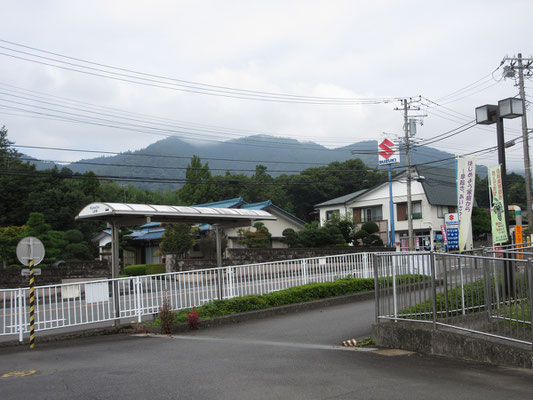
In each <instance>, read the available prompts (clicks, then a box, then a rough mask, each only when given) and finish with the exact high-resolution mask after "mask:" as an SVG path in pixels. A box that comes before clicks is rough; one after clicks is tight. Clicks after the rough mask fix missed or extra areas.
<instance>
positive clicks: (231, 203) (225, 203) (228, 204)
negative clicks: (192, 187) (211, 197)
mask: <svg viewBox="0 0 533 400" xmlns="http://www.w3.org/2000/svg"><path fill="white" fill-rule="evenodd" d="M242 204H246V202H245V201H244V199H243V198H242V197H236V198H235V199H228V200H221V201H215V202H213V203H204V204H196V205H194V206H192V207H215V208H239V206H240V205H242Z"/></svg>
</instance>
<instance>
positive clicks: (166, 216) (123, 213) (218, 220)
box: [76, 203, 276, 278]
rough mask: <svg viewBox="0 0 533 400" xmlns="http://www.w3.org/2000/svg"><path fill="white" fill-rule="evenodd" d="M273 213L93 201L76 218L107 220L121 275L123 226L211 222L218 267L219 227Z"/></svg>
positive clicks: (115, 267) (269, 217)
mask: <svg viewBox="0 0 533 400" xmlns="http://www.w3.org/2000/svg"><path fill="white" fill-rule="evenodd" d="M275 219H276V217H274V216H273V215H272V214H270V213H269V212H266V211H262V210H248V209H234V208H209V207H186V206H166V205H150V204H129V203H91V204H89V205H87V206H85V207H84V208H83V209H82V210H81V211H80V213H79V214H78V215H77V216H76V220H98V221H105V222H107V223H108V224H109V225H110V227H111V230H112V233H111V259H112V262H111V270H112V277H113V278H118V272H119V263H118V261H119V259H118V258H119V257H118V255H119V238H118V233H119V229H120V228H121V227H127V226H139V225H143V224H147V223H150V222H166V223H177V222H183V223H185V224H189V225H194V224H209V225H213V226H214V227H215V234H216V244H217V266H218V267H221V266H222V246H221V237H220V228H226V227H227V228H230V227H231V228H234V227H245V226H251V225H252V222H253V221H257V220H275Z"/></svg>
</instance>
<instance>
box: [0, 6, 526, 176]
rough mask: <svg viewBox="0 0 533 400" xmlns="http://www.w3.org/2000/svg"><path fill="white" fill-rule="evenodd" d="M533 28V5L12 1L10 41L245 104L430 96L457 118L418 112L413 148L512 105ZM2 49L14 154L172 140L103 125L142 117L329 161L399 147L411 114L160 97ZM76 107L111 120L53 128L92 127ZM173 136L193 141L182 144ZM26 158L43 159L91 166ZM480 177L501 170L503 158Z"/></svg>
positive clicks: (1, 95)
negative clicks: (317, 150)
mask: <svg viewBox="0 0 533 400" xmlns="http://www.w3.org/2000/svg"><path fill="white" fill-rule="evenodd" d="M437 3H438V4H437ZM531 15H533V2H531V1H512V0H509V1H491V0H481V1H464V0H463V1H442V2H435V1H427V0H426V1H420V2H419V1H372V2H369V1H334V0H329V1H309V0H306V1H303V0H301V1H290V0H283V1H268V2H259V1H235V0H231V1H194V2H193V1H190V2H183V1H168V2H167V1H151V2H137V1H132V0H128V1H112V0H106V1H96V0H93V1H90V2H77V1H26V2H3V5H2V29H1V34H0V39H2V40H4V41H9V42H14V43H17V44H21V45H25V46H29V47H32V48H35V49H41V50H46V51H49V52H53V53H57V54H61V55H66V56H69V57H74V58H77V59H83V60H87V61H91V62H95V63H100V64H105V65H109V66H115V67H120V68H123V69H128V70H132V71H138V72H143V73H148V74H153V75H159V76H164V77H169V78H174V79H178V80H186V81H191V82H199V83H205V84H210V85H217V86H224V87H230V88H237V89H244V90H250V91H261V92H275V93H284V94H291V95H298V96H316V97H328V98H379V99H381V98H389V97H390V98H403V97H416V96H418V95H421V96H424V98H427V99H430V100H432V101H435V102H437V103H438V104H442V105H444V106H445V107H447V108H443V107H442V106H436V105H435V104H433V103H429V102H428V101H427V100H424V102H423V104H430V105H431V107H430V108H429V109H427V110H426V109H425V107H423V110H422V111H421V112H420V113H423V114H427V117H424V118H423V122H424V125H423V126H419V127H418V134H417V136H418V137H419V138H421V139H428V138H431V137H433V136H435V135H438V134H440V133H443V132H446V131H448V130H451V129H454V128H457V127H459V126H461V125H463V124H465V123H467V122H469V121H471V120H473V119H474V108H475V107H476V106H479V105H482V104H486V103H495V102H497V100H499V99H503V98H506V97H510V96H514V95H516V94H517V93H518V89H517V88H516V87H515V86H514V85H515V82H514V80H513V79H507V80H502V79H501V76H502V74H501V72H502V68H500V69H498V70H496V69H497V68H498V66H499V65H500V62H501V60H502V59H503V57H505V56H506V55H509V56H513V55H515V54H517V53H518V52H521V53H522V54H523V56H524V57H530V56H531V55H532V53H533V48H532V44H531V43H532V41H531V37H532V33H533V32H532V28H531V26H532V25H531V22H530V20H531ZM0 46H1V47H2V48H0V53H3V54H2V55H0V58H1V60H0V125H5V126H6V128H7V129H8V130H9V138H10V139H11V140H13V141H15V142H16V144H19V145H33V146H47V147H63V148H75V149H91V150H107V151H115V152H122V151H126V150H137V149H140V148H143V147H146V146H147V145H149V144H150V143H153V142H155V141H156V140H159V139H161V138H163V136H160V135H154V134H153V133H161V131H160V130H159V131H155V130H153V129H151V128H143V129H141V130H145V131H146V130H149V131H151V132H152V134H150V133H145V132H134V131H131V130H127V129H118V128H116V127H106V126H102V125H113V126H116V124H114V123H110V122H109V121H110V120H114V119H116V117H117V115H118V113H119V112H120V111H118V110H121V111H127V112H132V113H138V114H144V116H142V117H140V116H138V115H137V116H133V115H132V114H129V117H130V118H134V119H136V120H138V121H142V124H143V125H145V126H146V125H149V126H151V127H152V128H153V127H154V126H155V127H158V128H161V126H160V125H155V122H156V121H155V120H153V119H150V120H148V118H149V116H153V117H163V118H168V119H172V120H176V121H166V124H167V125H172V130H174V131H178V130H179V131H183V132H185V133H184V134H183V135H184V136H185V137H187V138H189V139H190V138H196V139H199V140H201V142H199V143H206V144H209V143H213V141H219V140H227V139H232V138H236V137H239V136H243V135H246V134H252V133H260V132H264V133H270V134H273V135H276V136H285V137H291V138H295V139H298V140H301V141H308V140H312V141H314V142H317V143H320V144H323V145H325V146H327V147H330V148H331V147H339V146H344V145H347V144H351V143H354V142H357V141H361V140H368V139H379V138H380V137H381V135H382V132H389V133H392V134H401V133H402V124H403V119H402V114H401V113H400V112H398V111H394V108H395V107H398V106H400V103H399V102H398V101H392V102H388V103H385V104H383V103H381V104H363V105H361V104H295V103H292V102H271V101H257V100H250V99H236V98H231V97H222V96H220V95H219V96H211V95H205V94H196V93H190V92H184V91H180V90H175V89H176V87H175V86H172V83H176V82H175V81H166V82H168V84H165V85H161V84H158V86H165V87H155V85H152V86H147V85H139V84H136V83H131V82H124V81H118V80H114V79H109V78H105V77H101V76H95V75H92V74H88V73H80V72H78V71H72V70H67V69H60V68H57V67H52V66H47V65H43V64H42V63H48V64H54V65H59V64H57V63H56V62H52V61H51V60H46V59H44V58H36V57H35V55H40V56H46V57H49V58H57V56H53V55H50V54H48V55H47V54H45V53H38V52H37V51H36V50H31V49H27V48H23V47H19V46H16V45H14V44H9V43H6V42H0ZM22 51H23V52H25V53H28V54H24V53H21V52H22ZM15 57H19V58H15ZM21 58H26V60H22V59H21ZM28 60H34V61H39V62H40V63H35V62H31V61H28ZM63 60H64V61H68V62H70V63H71V65H67V64H61V65H62V66H63V68H71V69H78V70H79V69H80V68H79V67H78V66H74V65H72V64H80V62H78V61H75V60H67V59H63ZM85 65H87V64H85ZM92 68H98V69H101V68H100V67H97V66H95V65H92ZM494 70H496V71H495V72H494V73H493V74H492V75H491V73H492V72H493V71H494ZM84 71H85V72H89V71H92V73H99V72H98V71H96V70H86V69H85V70H84ZM115 72H116V71H115ZM122 73H123V74H131V73H130V72H126V71H122ZM99 74H101V75H102V74H103V73H99ZM137 76H139V75H137ZM144 77H145V78H147V77H146V76H144ZM122 78H124V76H123V77H122ZM150 79H152V78H150ZM128 80H131V79H129V78H128ZM154 80H156V79H154ZM157 80H160V79H159V78H157ZM498 81H499V82H498ZM475 82H477V83H475ZM474 83H475V84H474ZM472 84H474V85H472ZM469 85H470V86H469ZM170 86H172V87H173V89H171V88H169V87H170ZM463 88H465V89H464V90H462V91H459V92H456V91H458V90H460V89H463ZM27 90H31V91H36V92H40V93H42V94H37V93H35V92H27ZM526 91H529V92H531V93H533V82H531V81H529V80H528V81H526ZM218 94H220V92H218ZM35 96H40V100H41V102H36V101H35V99H36V97H35ZM48 96H58V97H61V98H62V99H59V98H57V97H54V98H52V97H48ZM66 99H70V100H75V101H77V102H83V103H90V104H93V105H96V106H99V107H105V108H100V109H99V112H100V113H101V114H98V115H97V117H98V118H101V119H100V120H99V125H94V124H93V125H87V124H83V123H80V122H74V121H65V120H58V117H57V115H59V116H61V117H62V118H70V119H75V120H78V121H80V120H87V119H88V115H89V114H87V113H86V111H87V110H88V109H89V106H87V105H83V104H81V103H68V105H69V106H70V107H73V108H70V109H66V108H61V107H60V106H61V105H62V106H65V105H67V100H66ZM43 101H46V102H47V103H43ZM52 103H53V104H52ZM36 106H37V107H41V108H36ZM109 108H113V109H114V110H109ZM91 109H93V108H91ZM84 110H85V111H84ZM93 110H94V109H93ZM66 112H68V113H70V114H66ZM37 113H41V114H37ZM81 114H83V115H81ZM103 114H106V115H105V116H104V115H103ZM94 117H95V114H92V118H94ZM92 121H93V122H95V120H94V119H92ZM130 121H131V120H130ZM177 121H181V122H177ZM159 122H160V121H159ZM136 123H139V122H136ZM178 124H179V125H180V126H183V125H184V124H185V125H187V124H189V125H188V126H189V127H191V129H185V130H183V129H181V128H180V129H177V126H178ZM195 124H209V125H215V126H218V127H224V128H231V129H223V130H222V129H220V128H216V129H214V128H210V129H209V130H210V132H205V131H203V133H202V131H198V130H193V129H192V128H195V127H196V128H198V126H197V125H195ZM532 127H533V125H532ZM167 128H168V126H167ZM506 128H508V130H507V131H506V135H507V136H506V139H511V138H512V137H515V136H518V135H520V131H519V128H520V121H519V119H517V120H512V121H506ZM202 129H205V127H203V128H202ZM137 130H139V129H137ZM213 131H216V132H213ZM245 132H248V133H245ZM167 133H168V132H167ZM172 134H177V135H178V134H179V133H176V132H174V133H172ZM495 144H496V134H495V127H494V126H489V127H488V128H487V127H484V128H482V129H480V128H473V129H469V130H468V131H465V132H463V133H460V134H458V135H456V136H453V137H451V138H450V139H447V140H444V141H441V142H438V143H435V144H433V145H432V146H434V147H436V148H439V149H442V150H445V151H449V152H452V153H456V154H463V153H466V152H469V151H473V150H478V149H482V148H486V147H489V146H493V145H495ZM20 150H21V151H23V152H24V153H26V154H30V155H32V156H34V157H37V158H41V159H49V160H63V161H74V160H76V159H79V158H82V157H87V156H88V155H87V154H83V153H70V152H60V151H51V150H37V149H20ZM90 156H91V157H94V154H92V155H90ZM522 160H523V157H522V144H521V143H520V144H519V145H516V146H514V147H513V148H510V149H509V150H508V164H509V166H510V167H511V168H514V169H520V168H522V169H523V161H522ZM479 162H480V163H484V164H487V165H491V164H494V162H495V153H492V154H490V155H488V156H483V158H482V159H480V160H479Z"/></svg>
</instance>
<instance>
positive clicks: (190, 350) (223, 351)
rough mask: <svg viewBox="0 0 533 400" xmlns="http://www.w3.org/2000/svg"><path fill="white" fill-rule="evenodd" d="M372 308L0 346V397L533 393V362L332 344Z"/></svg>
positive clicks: (362, 327) (358, 330) (365, 327)
mask: <svg viewBox="0 0 533 400" xmlns="http://www.w3.org/2000/svg"><path fill="white" fill-rule="evenodd" d="M373 316H374V308H373V302H372V301H364V302H358V303H353V304H347V305H341V306H333V307H327V308H323V309H318V310H309V311H305V312H301V313H297V314H286V315H280V316H276V317H272V318H268V319H263V320H256V321H250V322H246V323H239V324H234V325H228V326H223V327H219V328H212V329H206V330H201V331H196V332H194V333H189V334H186V335H180V336H175V337H173V338H169V337H134V336H118V335H117V336H111V337H96V338H86V339H79V340H71V341H66V342H60V343H49V344H41V345H38V347H37V349H36V350H34V351H29V350H28V349H27V348H26V347H24V348H22V347H18V348H5V349H0V393H1V394H2V396H1V397H2V400H8V399H20V398H39V399H52V398H53V399H72V398H76V399H128V400H131V399H137V398H149V399H169V398H175V399H306V400H308V399H311V400H312V399H371V398H376V399H442V398H450V399H454V400H457V399H469V400H470V399H483V400H486V399H495V398H513V399H530V398H531V393H532V391H533V375H532V372H531V371H529V370H517V369H506V368H500V367H494V366H489V365H484V364H477V363H468V362H462V361H455V360H451V359H445V358H439V357H433V356H424V355H418V354H411V355H400V356H395V357H390V356H385V355H382V354H378V353H377V352H359V351H353V350H351V349H349V350H346V349H343V348H340V349H339V348H338V347H337V345H339V344H340V342H341V341H342V340H345V339H348V338H352V337H356V338H358V337H363V336H366V335H368V334H369V332H370V326H371V323H372V321H373ZM15 371H19V372H22V371H24V372H26V373H27V374H29V375H28V376H18V377H17V376H14V372H15ZM32 371H35V372H34V373H32Z"/></svg>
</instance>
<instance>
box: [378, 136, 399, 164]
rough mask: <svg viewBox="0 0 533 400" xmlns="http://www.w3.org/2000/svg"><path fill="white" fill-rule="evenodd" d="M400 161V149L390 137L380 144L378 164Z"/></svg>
mask: <svg viewBox="0 0 533 400" xmlns="http://www.w3.org/2000/svg"><path fill="white" fill-rule="evenodd" d="M399 162H400V151H399V149H398V146H397V145H396V143H394V142H393V141H391V140H389V139H385V140H383V141H382V142H381V143H379V144H378V164H379V165H387V164H395V163H399Z"/></svg>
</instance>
